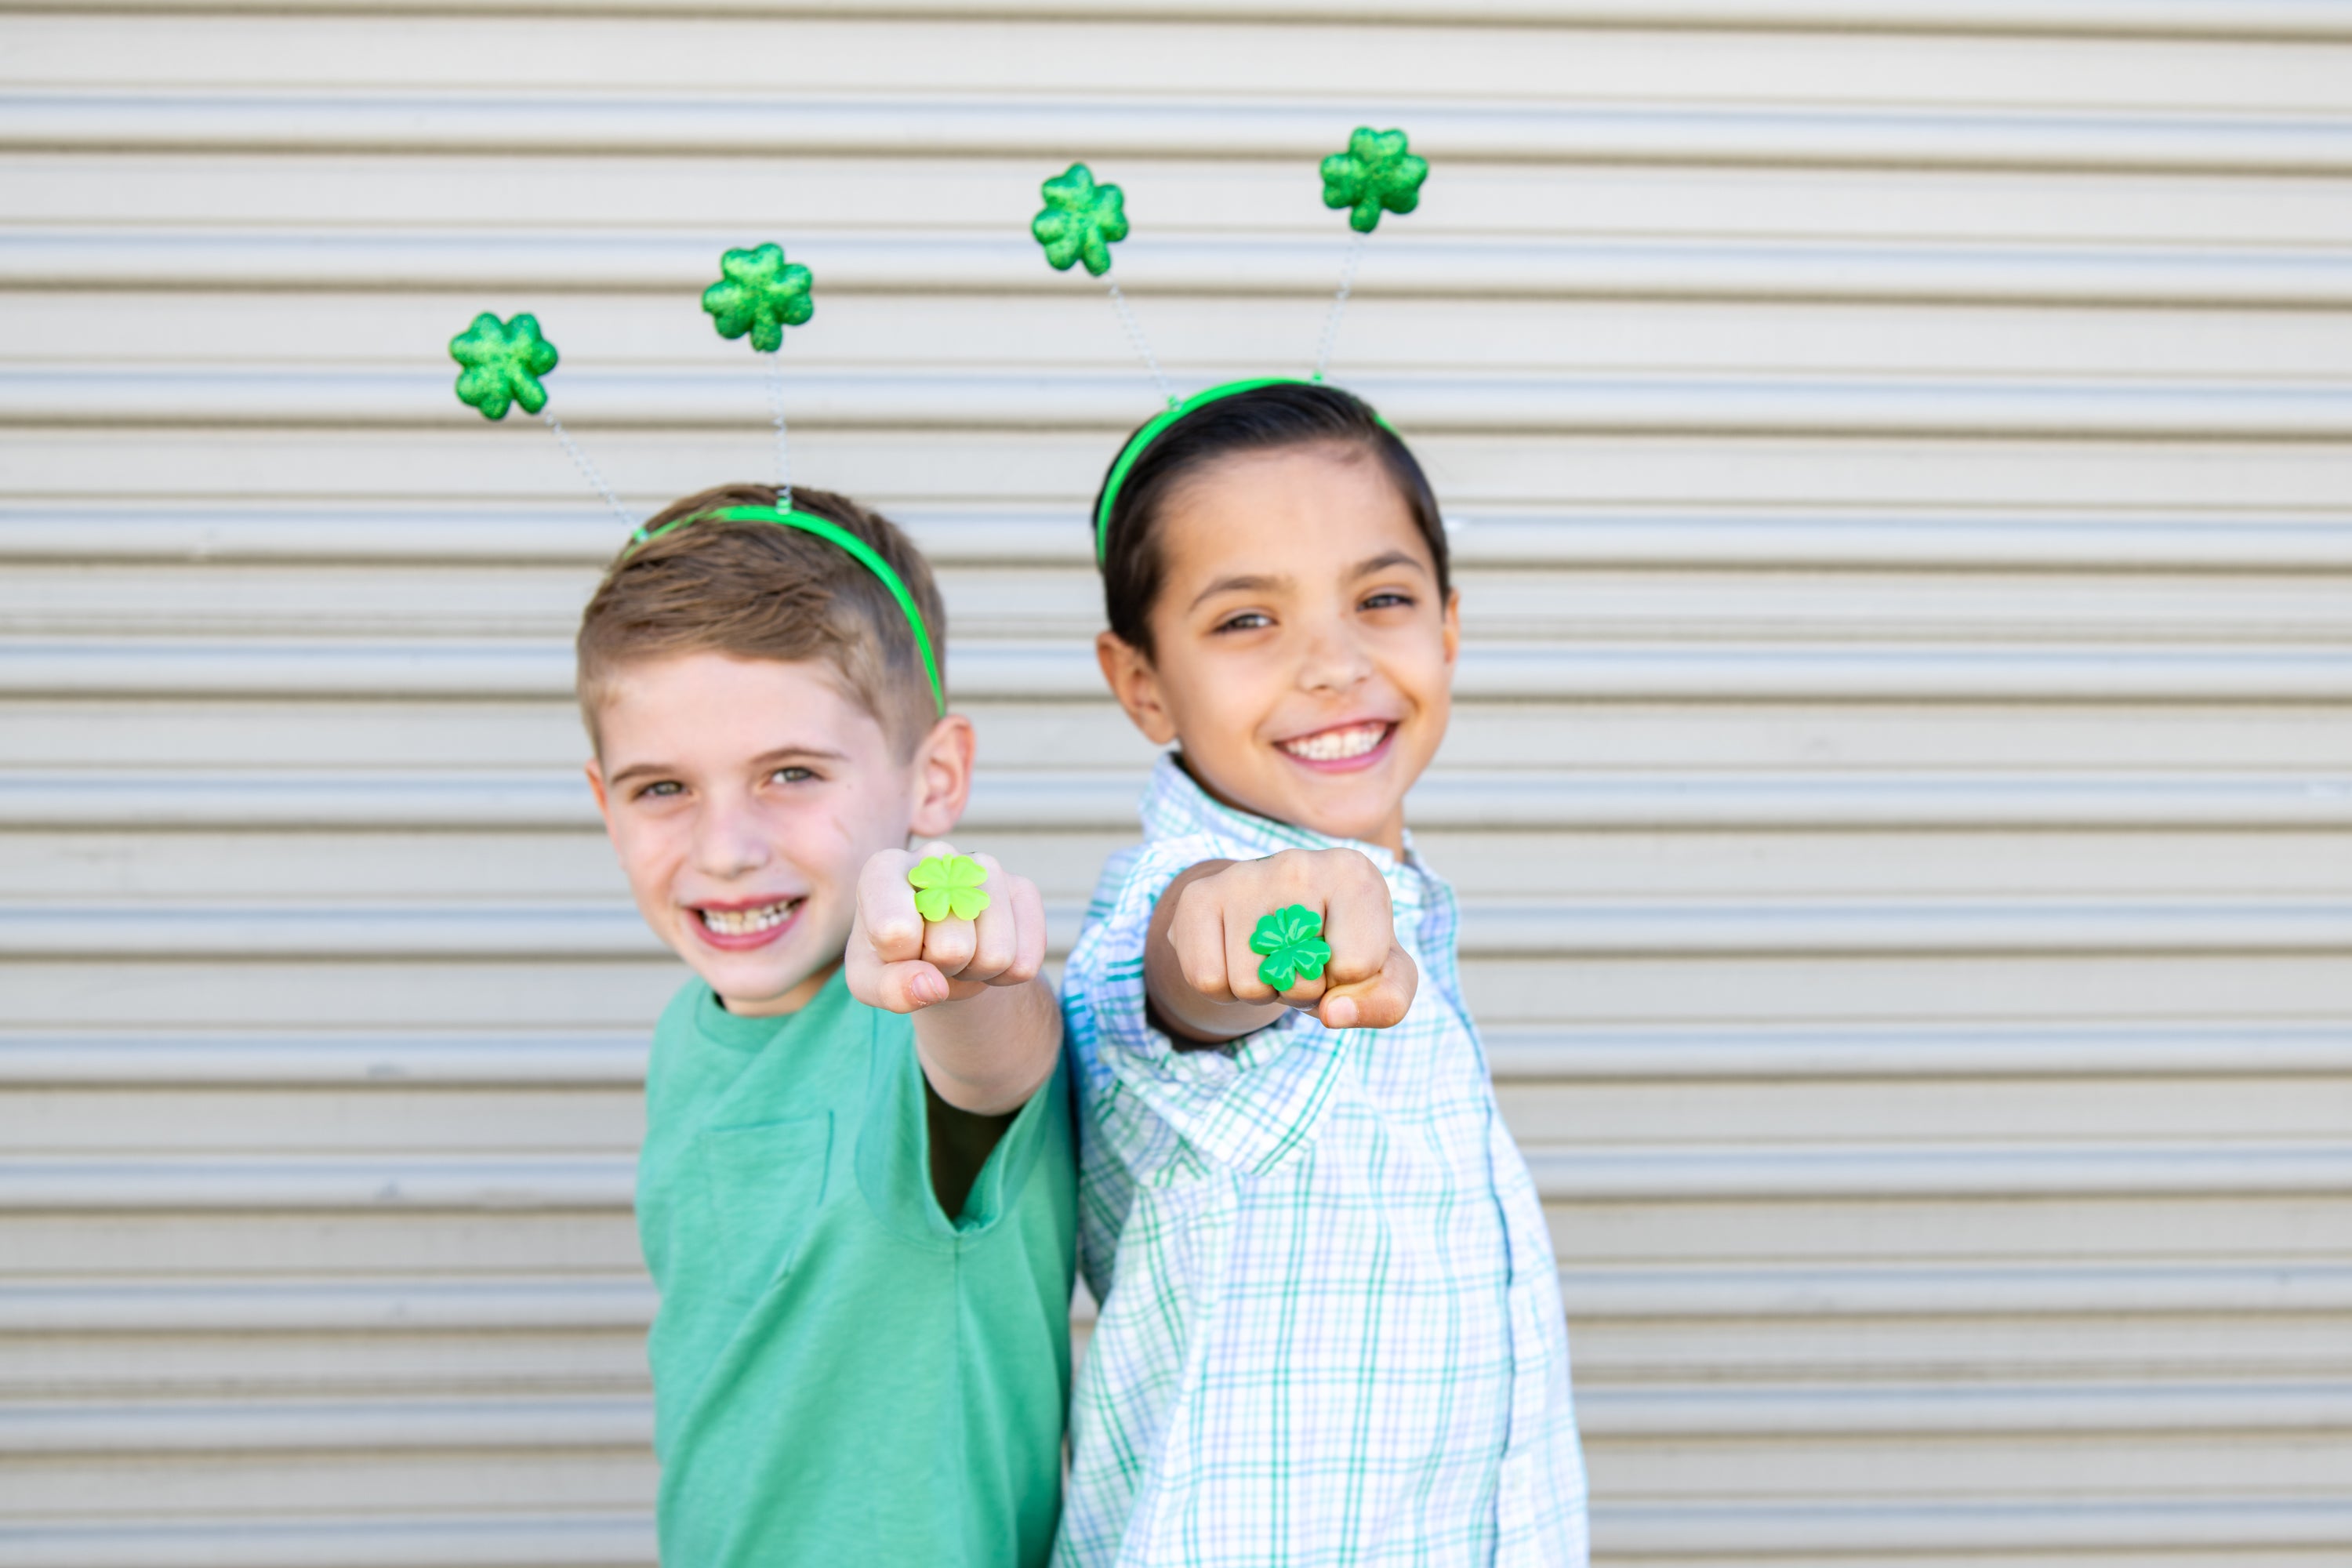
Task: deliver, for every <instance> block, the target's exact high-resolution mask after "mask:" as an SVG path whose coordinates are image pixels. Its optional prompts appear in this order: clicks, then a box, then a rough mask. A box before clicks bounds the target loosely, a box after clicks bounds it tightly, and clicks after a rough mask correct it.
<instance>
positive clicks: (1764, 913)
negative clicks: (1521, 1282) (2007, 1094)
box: [0, 900, 2352, 962]
mask: <svg viewBox="0 0 2352 1568" xmlns="http://www.w3.org/2000/svg"><path fill="white" fill-rule="evenodd" d="M1082 912H1083V911H1082V910H1081V909H1080V907H1079V906H1078V905H1076V904H1075V903H1059V902H1056V903H1053V904H1049V905H1048V906H1047V908H1046V920H1047V924H1048V930H1049V935H1050V940H1051V942H1052V943H1053V945H1054V951H1055V952H1067V951H1068V945H1069V943H1070V942H1072V941H1073V940H1074V939H1075V938H1076V934H1077V925H1078V919H1079V916H1080V914H1081V913H1082ZM1461 947H1462V950H1463V952H1465V953H1466V954H1469V955H1471V956H1473V957H1505V956H1510V957H1538V958H1571V957H1646V958H1676V957H1684V956H1696V955H1724V954H1752V955H1757V956H1799V955H1817V954H1851V955H1881V956H1883V955H1888V954H1898V953H1899V954H1954V953H1968V954H1986V953H2026V952H2032V953H2139V954H2162V953H2183V954H2187V953H2255V952H2263V953H2337V952H2352V903H2343V902H2323V901H2317V900H2312V901H2300V902H2298V901H2286V900H2280V901H2273V902H2264V903H2252V902H2244V901H2237V900H2205V901H2198V902H2179V903H2158V902H2145V901H2143V902H2131V903H2124V902H2117V903H2091V902H2083V901H2062V900H2039V901H2031V902H2028V901H2017V902H1992V901H1979V900H1945V901H1941V902H1932V903H1931V902H1926V901H1911V902H1897V901H1892V900H1889V901H1884V902H1869V903H1862V902H1828V901H1818V900H1802V901H1801V900H1773V901H1759V902H1752V903H1699V902H1694V901H1684V900H1677V901H1659V902H1654V903H1633V902H1611V903H1549V902H1536V901H1532V900H1478V901H1475V902H1472V903H1469V904H1466V905H1465V906H1464V909H1463V918H1462V934H1461ZM666 952H667V950H666V949H664V948H663V947H662V946H661V944H660V943H659V942H657V941H656V940H655V938H654V937H653V935H652V934H651V933H650V932H649V931H646V928H645V925H644V923H643V922H642V921H640V920H639V919H638V917H637V914H636V911H635V910H632V909H630V908H628V907H627V906H626V905H625V904H623V903H621V902H620V901H618V900H614V901H612V902H585V901H583V902H565V903H527V902H499V903H488V902H482V903H472V902H468V903H450V902H443V901H433V902H417V903H402V904H388V903H374V904H309V903H304V904H282V903H257V902H256V903H247V902H226V901H224V902H213V903H201V904H198V903H189V904H176V905H175V904H166V903H159V902H147V903H124V904H117V903H98V902H91V903H81V904H76V903H70V902H62V901H54V900H53V901H47V902H44V903H40V904H7V905H0V959H28V958H101V957H103V958H124V957H131V956H139V957H147V958H162V957H181V958H205V957H210V958H231V959H234V958H248V959H250V958H262V957H269V958H306V959H339V960H344V961H348V962H366V961H372V960H377V961H380V960H391V959H425V958H436V959H458V960H464V959H514V958H541V959H558V960H560V959H575V960H577V959H589V958H603V959H626V958H642V959H646V960H656V959H660V958H662V957H664V956H666Z"/></svg>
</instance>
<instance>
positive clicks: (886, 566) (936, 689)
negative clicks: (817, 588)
mask: <svg viewBox="0 0 2352 1568" xmlns="http://www.w3.org/2000/svg"><path fill="white" fill-rule="evenodd" d="M706 521H719V522H772V523H774V524H775V525H776V526H777V527H779V528H796V529H799V530H800V531H802V532H803V533H814V534H815V535H816V536H817V537H818V538H819V539H823V540H828V541H830V542H833V543H835V544H837V545H839V546H840V547H841V548H842V549H843V550H845V551H846V552H848V553H849V555H850V557H851V558H852V559H853V560H855V561H856V563H858V564H859V565H861V566H863V567H865V568H866V570H867V571H868V572H871V573H873V574H874V575H875V576H876V578H877V579H878V580H879V581H880V582H881V584H882V585H883V586H884V587H885V588H887V589H889V590H890V596H891V597H892V598H894V599H896V600H898V608H899V609H900V610H901V611H902V612H904V614H905V615H906V617H907V629H908V630H909V631H911V632H913V633H914V634H915V651H916V652H918V653H919V654H921V655H922V656H923V673H924V674H925V675H928V676H929V677H930V679H931V700H932V701H933V702H935V703H937V704H938V706H939V710H940V717H941V718H942V719H944V718H946V717H947V711H948V692H947V688H946V687H945V686H943V685H941V684H940V661H939V660H938V659H937V658H933V657H932V654H931V637H930V634H929V632H927V631H925V630H924V629H923V613H922V611H921V610H919V609H918V608H917V607H916V605H915V595H912V594H910V593H908V591H907V584H906V581H905V579H903V578H901V577H900V576H899V575H898V573H897V572H895V571H893V570H891V567H890V563H888V562H887V561H885V560H883V559H882V557H881V555H880V554H879V553H877V552H876V550H875V549H874V547H873V546H872V545H870V544H868V543H866V541H864V540H862V539H860V538H858V537H857V535H856V534H854V533H852V532H850V531H849V530H847V529H845V528H844V527H842V526H841V524H839V523H837V522H835V521H832V520H830V519H828V518H822V517H817V516H814V515H813V514H811V513H809V512H805V511H779V510H777V509H776V508H774V507H772V506H729V507H721V508H719V510H717V511H698V512H696V513H695V514H694V515H693V516H691V517H680V518H674V519H672V520H671V521H668V522H665V523H663V524H662V525H661V526H660V527H659V528H640V529H638V530H637V531H636V532H635V533H633V534H631V535H630V536H629V548H630V549H631V550H635V548H636V547H637V546H638V545H640V544H643V543H645V542H646V541H647V540H650V539H659V538H660V537H661V536H662V535H663V534H665V533H668V532H671V531H674V530H677V529H680V528H684V527H685V526H686V525H687V524H688V523H689V522H706Z"/></svg>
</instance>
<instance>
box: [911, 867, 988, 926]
mask: <svg viewBox="0 0 2352 1568" xmlns="http://www.w3.org/2000/svg"><path fill="white" fill-rule="evenodd" d="M987 880H988V868H986V867H984V866H982V864H981V863H980V862H979V861H977V860H975V859H973V858H971V856H969V855H934V856H932V857H931V858H929V859H928V860H918V861H916V862H915V866H914V869H912V870H910V871H908V873H907V885H908V887H910V888H912V889H915V912H916V913H917V914H919V915H921V916H922V917H923V918H924V919H925V920H927V921H943V920H946V919H948V918H949V917H950V915H952V916H953V917H954V918H955V919H957V920H960V921H968V920H971V919H973V918H975V917H976V916H978V915H979V913H980V911H981V910H984V909H986V908H988V894H987V892H986V890H985V889H983V888H982V885H981V884H982V883H984V882H986V881H987Z"/></svg>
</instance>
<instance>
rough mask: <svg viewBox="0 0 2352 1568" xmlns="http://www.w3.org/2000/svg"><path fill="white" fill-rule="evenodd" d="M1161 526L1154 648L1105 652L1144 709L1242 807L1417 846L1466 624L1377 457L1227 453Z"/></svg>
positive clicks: (1341, 452)
mask: <svg viewBox="0 0 2352 1568" xmlns="http://www.w3.org/2000/svg"><path fill="white" fill-rule="evenodd" d="M1157 537H1158V539H1159V541H1160V552H1161V564H1162V572H1161V577H1160V592H1159V595H1158V596H1157V598H1156V599H1155V600H1154V601H1153V603H1152V605H1151V611H1150V627H1151V638H1152V648H1151V652H1150V654H1149V655H1148V656H1147V655H1146V654H1144V653H1143V652H1142V651H1141V650H1140V649H1138V648H1135V647H1130V646H1129V644H1127V643H1126V642H1124V641H1122V640H1121V639H1120V638H1118V637H1117V636H1115V635H1114V634H1111V633H1108V632H1106V633H1104V634H1103V635H1102V637H1101V638H1100V639H1099V640H1098V643H1097V651H1098V653H1099V655H1100V657H1101V659H1102V666H1103V673H1104V675H1105V677H1106V678H1108V679H1109V681H1110V684H1111V689H1112V690H1113V692H1114V693H1116V694H1117V695H1118V699H1119V701H1120V703H1121V705H1122V706H1124V707H1125V708H1126V709H1127V711H1128V716H1129V718H1130V719H1132V720H1134V721H1135V723H1136V726H1137V727H1138V728H1139V729H1140V730H1141V731H1143V732H1144V733H1145V734H1146V735H1148V736H1150V738H1151V739H1152V740H1153V741H1155V742H1161V743H1165V742H1168V741H1170V740H1171V739H1172V740H1176V741H1178V742H1181V745H1182V747H1183V752H1184V762H1185V765H1186V766H1187V767H1188V768H1189V769H1190V770H1191V772H1192V775H1193V777H1195V778H1196V779H1198V780H1199V781H1200V783H1201V784H1202V787H1204V788H1206V789H1207V790H1208V791H1209V792H1210V793H1211V794H1213V795H1217V796H1218V797H1219V798H1221V799H1223V800H1224V801H1226V802H1228V803H1229V804H1231V805H1237V806H1239V807H1241V808H1242V809H1244V810H1245V811H1250V812H1255V814H1257V815H1258V816H1268V817H1273V818H1276V820H1279V821H1283V822H1289V823H1295V824H1297V825H1298V826H1302V827H1307V828H1312V829H1314V830H1315V831H1316V832H1318V833H1323V834H1327V835H1328V836H1330V837H1335V838H1357V839H1363V840H1367V841H1370V842H1371V843H1375V844H1381V845H1384V846H1386V847H1389V848H1391V849H1398V848H1401V847H1402V843H1403V835H1404V795H1405V791H1406V790H1407V789H1409V788H1411V787H1412V782H1413V780H1415V779H1416V778H1418V777H1420V776H1421V772H1422V770H1423V768H1425V767H1427V766H1428V765H1429V760H1430V758H1431V757H1432V756H1433V755H1434V754H1435V752H1436V751H1437V746H1438V742H1440V741H1442V740H1444V737H1445V725H1446V721H1447V719H1448V717H1449V716H1450V714H1451V712H1452V708H1453V679H1454V656H1455V654H1456V652H1457V650H1458V648H1459V646H1460V641H1461V631H1460V622H1459V619H1458V615H1457V605H1458V601H1457V600H1455V599H1454V598H1453V597H1452V596H1450V595H1440V592H1439V590H1438V585H1437V572H1436V563H1434V561H1433V559H1432V558H1431V555H1430V551H1429V546H1428V544H1427V543H1426V542H1424V541H1423V538H1422V536H1421V532H1420V531H1419V530H1418V529H1417V528H1415V527H1414V525H1413V519H1412V511H1411V510H1410V509H1409V508H1408V507H1407V506H1406V504H1405V500H1404V498H1403V496H1402V495H1401V494H1400V493H1399V492H1398V490H1397V488H1396V485H1395V483H1394V482H1393V481H1392V480H1391V479H1390V478H1389V477H1388V474H1387V472H1386V471H1385V470H1384V469H1383V468H1382V467H1381V464H1380V462H1379V461H1378V460H1377V458H1374V457H1373V455H1372V454H1370V453H1369V452H1366V451H1364V450H1362V449H1361V448H1359V447H1346V446H1339V445H1331V444H1324V445H1318V446H1312V447H1282V448H1276V449H1274V450H1270V451H1255V452H1244V453H1238V454H1235V455H1234V456H1230V457H1226V458H1219V459H1217V460H1215V461H1214V462H1213V463H1211V464H1210V465H1208V466H1207V467H1205V468H1202V469H1201V470H1200V471H1199V472H1198V473H1195V474H1193V475H1192V476H1190V477H1189V478H1187V479H1185V480H1184V481H1183V482H1182V483H1181V485H1180V486H1179V487H1178V488H1177V489H1175V490H1174V492H1173V493H1172V494H1171V495H1170V497H1169V498H1168V500H1167V501H1166V503H1165V505H1164V507H1163V509H1162V511H1161V515H1160V519H1159V522H1158V528H1157Z"/></svg>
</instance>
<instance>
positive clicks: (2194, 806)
mask: <svg viewBox="0 0 2352 1568" xmlns="http://www.w3.org/2000/svg"><path fill="white" fill-rule="evenodd" d="M1143 784H1144V779H1143V775H1142V774H1141V773H1139V772H1132V771H1122V772H1116V773H1114V772H1081V771H1076V770H1068V771H1065V770H1058V769H1057V770H1050V771H1047V770H1039V771H1026V770H1015V769H996V770H983V771H982V773H980V774H979V775H978V776H977V777H976V778H975V780H974V781H973V785H972V795H971V807H970V809H969V810H968V811H967V812H966V814H965V816H964V820H963V827H964V829H965V831H973V830H981V831H986V830H990V829H997V830H1003V829H1016V828H1040V827H1055V828H1067V829H1082V828H1094V829H1098V830H1104V831H1110V832H1120V833H1132V832H1134V831H1135V830H1136V821H1137V818H1136V809H1137V805H1138V803H1139V800H1140V799H1141V796H1142V793H1143ZM1406 817H1407V820H1408V821H1410V822H1411V823H1412V825H1413V826H1415V827H1416V828H1422V829H1428V828H1457V829H1468V828H1496V829H1499V828H1534V829H1538V830H1558V831H1590V830H1610V829H1657V828H1696V829H1717V828H1760V829H1786V828H1811V829H1828V830H1837V829H1851V830H1853V831H1858V832H1868V831H1876V830H1882V829H1887V828H1954V829H1976V828H1990V827H2016V828H2083V829H2094V830H2096V829H2115V828H2149V827H2201V828H2217V827H2218V828H2262V829H2271V828H2284V827H2340V826H2352V775H2346V776H2343V777H2336V776H2330V775H2324V774H2312V775H2306V776H2294V775H2263V774H2236V775H2232V774H2227V773H2200V774H2179V773H2172V774H2155V773H2151V774H2145V775H2131V774H2114V775H2104V776H2102V775H2082V774H2061V773H2051V774H2032V773H2022V774H1999V773H1951V774H1943V775H1936V774H1921V773H1903V774H1885V775H1881V776H1873V775H1871V774H1867V773H1816V774H1804V773H1744V774H1742V773H1666V774H1639V773H1622V774H1595V773H1585V774H1580V775H1578V776H1573V777H1569V778H1561V777H1559V776H1557V775H1553V774H1545V773H1503V772H1491V773H1471V772H1441V773H1432V774H1429V775H1426V776H1424V777H1423V780H1422V781H1421V783H1420V784H1418V785H1417V786H1416V787H1415V788H1414V790H1413V792H1412V795H1411V796H1410V797H1409V800H1408V802H1407V805H1406ZM596 826H598V818H597V816H596V811H595V805H594V802H593V800H592V799H591V797H590V795H589V794H588V789H587V786H586V785H585V784H583V783H582V782H581V779H580V777H579V775H578V774H577V773H575V772H574V771H573V770H572V769H569V768H566V769H562V770H555V769H549V770H544V771H532V772H527V773H526V772H506V771H497V770H488V769H484V770H479V771H474V770H467V771H457V770H447V771H440V770H423V769H419V770H415V771H404V772H357V771H348V770H340V771H339V770H324V769H321V770H319V771H315V772H308V771H304V770H300V769H272V770H269V771H268V772H253V771H249V770H236V769H202V768H197V769H180V768H175V769H173V770H172V771H171V772H169V773H153V772H143V771H142V772H136V773H134V772H127V771H126V772H95V771H94V772H87V773H84V772H74V773H68V772H64V771H62V770H58V771H50V770H40V771H25V772H18V773H0V829H26V828H144V829H183V828H249V829H273V830H286V831H291V830H300V829H306V828H328V827H361V828H375V829H389V828H451V829H491V828H575V829H593V828H594V827H596Z"/></svg>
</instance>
